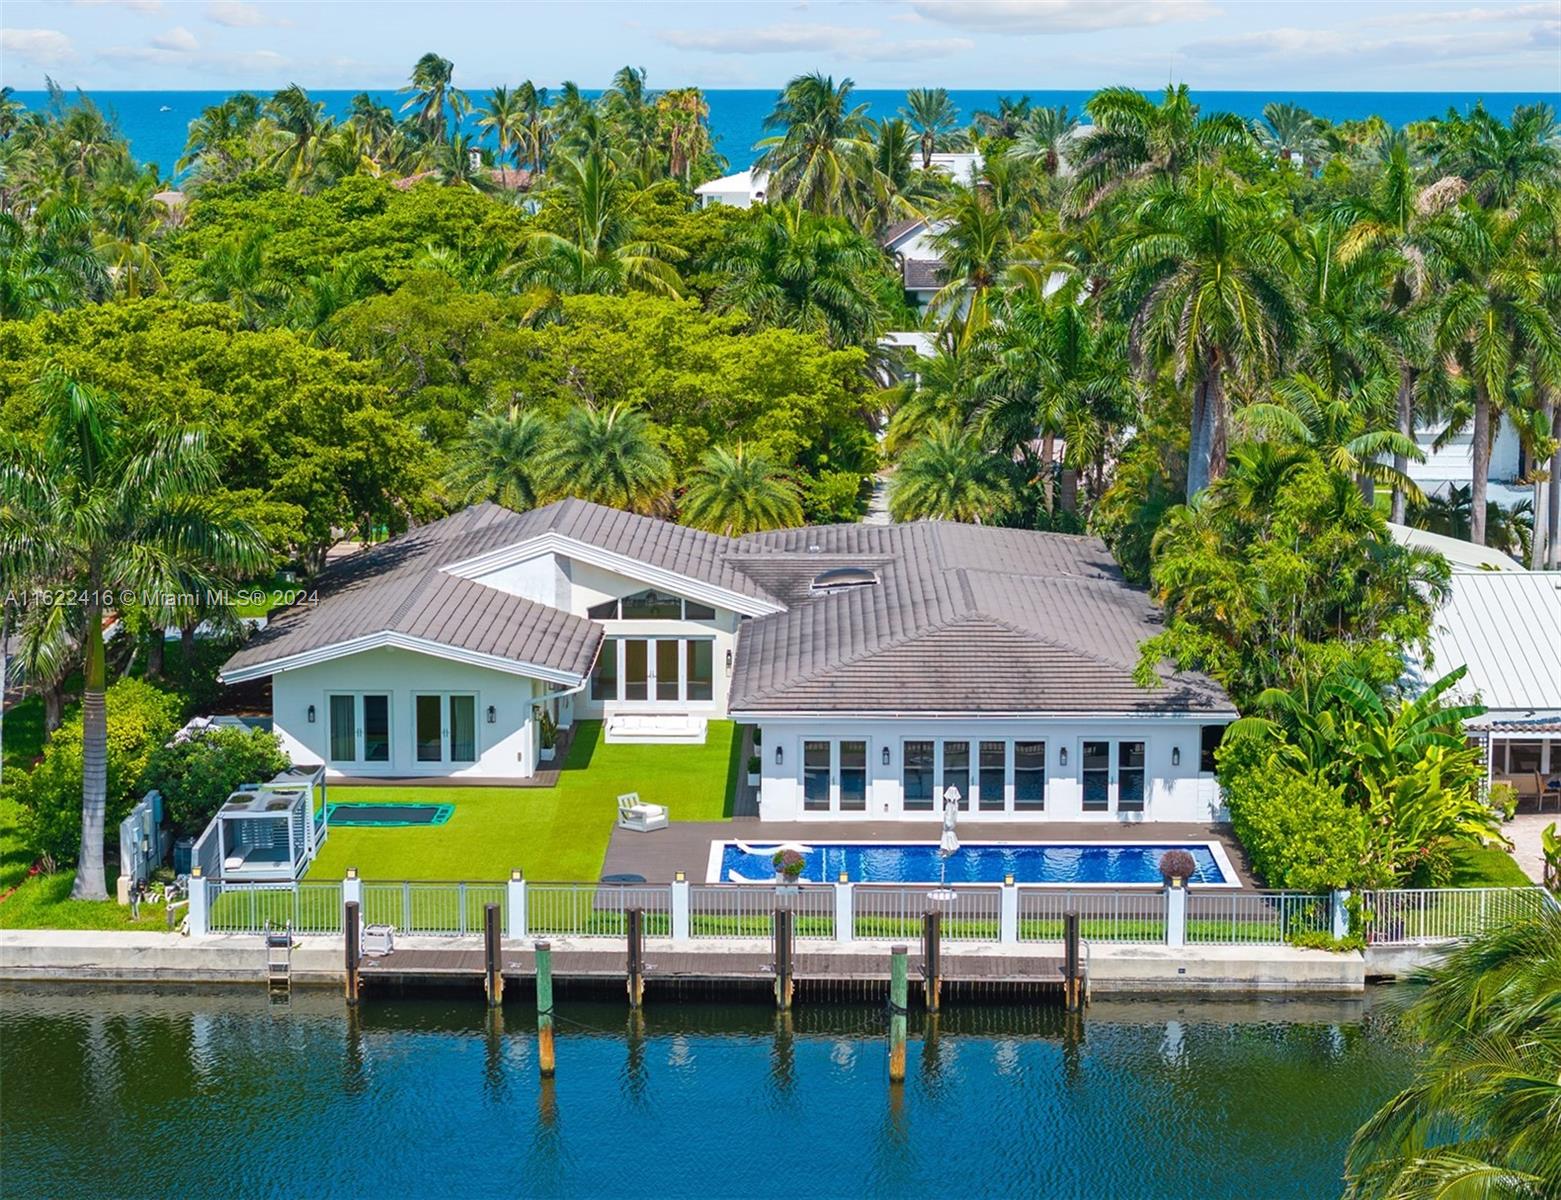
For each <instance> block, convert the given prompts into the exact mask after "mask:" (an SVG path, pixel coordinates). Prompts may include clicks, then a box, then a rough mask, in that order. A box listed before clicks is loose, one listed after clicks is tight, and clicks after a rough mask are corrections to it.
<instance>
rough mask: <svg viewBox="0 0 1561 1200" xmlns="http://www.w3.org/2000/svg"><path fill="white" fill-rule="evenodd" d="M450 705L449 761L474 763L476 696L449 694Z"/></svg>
mask: <svg viewBox="0 0 1561 1200" xmlns="http://www.w3.org/2000/svg"><path fill="white" fill-rule="evenodd" d="M449 702H450V703H449V707H450V761H451V762H453V763H474V762H476V761H477V697H476V696H451V697H450V698H449Z"/></svg>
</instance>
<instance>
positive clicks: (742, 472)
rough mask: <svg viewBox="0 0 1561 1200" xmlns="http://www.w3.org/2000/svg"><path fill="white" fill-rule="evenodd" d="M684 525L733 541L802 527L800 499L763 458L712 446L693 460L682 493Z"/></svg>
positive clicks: (740, 446) (740, 447) (794, 488)
mask: <svg viewBox="0 0 1561 1200" xmlns="http://www.w3.org/2000/svg"><path fill="white" fill-rule="evenodd" d="M679 515H680V518H681V521H682V523H683V524H684V525H691V526H693V527H694V528H695V529H703V530H706V531H708V532H710V533H720V534H724V535H726V536H727V537H738V536H740V535H741V534H745V533H758V532H760V531H762V530H765V529H789V528H791V527H792V526H795V525H801V524H802V499H801V494H800V493H799V492H798V490H797V485H796V484H795V483H793V482H792V481H791V480H790V479H789V478H787V477H786V475H785V474H784V473H783V472H782V471H781V470H780V468H779V467H777V466H776V465H775V463H774V462H772V461H771V460H770V459H769V458H767V457H766V456H765V455H763V454H754V453H750V452H749V451H748V450H747V449H746V448H745V447H744V446H743V444H742V443H741V442H739V443H738V444H737V448H736V449H735V450H728V449H726V448H725V447H721V446H718V447H716V448H715V449H713V450H710V451H708V452H707V453H706V454H705V456H704V457H703V458H701V459H700V460H699V465H698V466H697V467H695V468H694V470H693V473H692V474H691V475H690V476H689V481H688V490H687V491H686V492H684V493H683V502H682V505H681V508H680V514H679Z"/></svg>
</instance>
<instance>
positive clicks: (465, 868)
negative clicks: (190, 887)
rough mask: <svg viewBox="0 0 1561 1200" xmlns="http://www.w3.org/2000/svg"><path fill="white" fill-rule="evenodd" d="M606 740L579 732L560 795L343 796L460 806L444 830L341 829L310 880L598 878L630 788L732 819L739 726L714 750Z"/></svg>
mask: <svg viewBox="0 0 1561 1200" xmlns="http://www.w3.org/2000/svg"><path fill="white" fill-rule="evenodd" d="M601 732H602V730H601V722H599V721H583V722H580V723H579V724H578V726H577V728H576V730H575V738H574V741H573V742H572V743H571V745H570V747H569V755H568V758H567V760H566V761H565V764H564V770H563V771H562V772H561V773H560V775H559V780H558V786H557V787H552V788H489V787H418V788H407V787H361V788H359V787H354V788H336V789H334V791H333V792H332V794H331V799H332V800H336V801H344V800H345V801H354V802H368V801H379V802H386V801H396V802H402V803H406V802H417V803H425V804H453V805H454V806H455V812H454V813H453V814H452V815H451V817H450V819H449V821H448V822H446V823H445V824H443V825H437V826H405V827H399V828H390V829H374V828H366V827H362V826H357V827H348V826H341V827H337V828H333V829H332V830H331V832H330V836H329V837H328V838H327V840H326V843H325V848H324V849H323V850H322V851H321V852H320V855H319V857H318V858H317V859H316V860H315V862H314V865H313V867H312V869H311V870H310V872H309V876H308V877H309V878H310V879H311V880H327V879H340V878H341V877H342V876H343V875H344V874H345V873H346V869H347V868H348V867H349V866H352V867H357V868H358V873H359V874H360V875H361V876H362V878H364V879H464V880H500V879H508V878H509V873H510V870H511V869H512V868H514V867H519V868H520V869H521V870H522V871H524V872H525V873H526V878H528V879H533V880H538V881H543V880H594V879H596V878H598V877H599V876H600V875H601V870H602V859H603V857H604V856H605V855H606V853H607V840H608V838H609V837H610V836H611V834H612V828H613V824H614V822H615V821H616V820H617V818H618V796H619V795H620V794H621V793H623V792H638V793H639V794H640V799H641V800H644V801H646V802H648V803H651V804H665V805H666V806H667V808H668V809H669V810H670V811H671V815H672V819H673V820H674V821H715V820H720V819H721V818H723V817H726V816H730V815H731V811H732V802H733V798H734V795H735V787H736V783H737V772H738V770H739V767H740V764H739V763H738V762H737V757H738V754H739V752H740V747H741V738H740V737H739V736H738V730H737V726H735V725H734V724H732V722H730V721H712V722H710V730H709V735H708V737H707V738H706V739H705V744H704V745H703V746H639V745H611V746H610V745H608V744H607V743H606V742H604V741H602V739H601ZM702 865H703V864H700V863H691V864H689V869H690V870H694V869H696V868H702Z"/></svg>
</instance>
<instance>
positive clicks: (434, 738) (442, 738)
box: [412, 692, 477, 767]
mask: <svg viewBox="0 0 1561 1200" xmlns="http://www.w3.org/2000/svg"><path fill="white" fill-rule="evenodd" d="M412 720H413V735H414V737H415V740H416V743H417V749H416V754H417V761H418V763H419V764H420V765H425V766H436V767H437V766H445V765H448V764H452V763H474V762H476V761H477V697H476V696H471V695H451V694H449V693H447V692H424V693H421V694H419V695H416V696H414V697H413V698H412Z"/></svg>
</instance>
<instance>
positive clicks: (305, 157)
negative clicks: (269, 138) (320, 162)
mask: <svg viewBox="0 0 1561 1200" xmlns="http://www.w3.org/2000/svg"><path fill="white" fill-rule="evenodd" d="M265 114H266V116H267V118H269V120H270V121H271V124H272V125H273V126H274V127H275V129H276V132H277V135H278V137H277V139H276V140H277V145H276V149H275V150H274V151H272V154H271V158H270V161H269V162H268V163H267V165H268V166H270V167H271V168H272V169H274V170H277V171H280V172H281V173H282V174H283V175H284V176H285V177H286V179H287V183H288V186H289V187H293V188H298V189H301V190H302V189H306V188H307V187H309V186H311V185H312V184H313V182H314V180H313V178H312V176H313V173H314V167H315V161H316V159H317V158H318V157H319V154H320V150H321V148H322V147H323V145H324V142H325V139H326V137H327V136H328V135H329V134H330V131H331V128H332V126H333V125H334V122H333V121H332V120H331V119H330V117H328V116H326V115H325V103H324V101H321V100H311V99H310V98H309V93H308V92H306V91H304V89H303V88H301V87H299V86H298V85H297V84H296V83H291V84H288V86H287V87H285V88H283V89H282V90H281V91H279V92H277V93H276V94H275V95H274V96H272V97H271V99H269V100H267V101H266V105H265Z"/></svg>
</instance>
